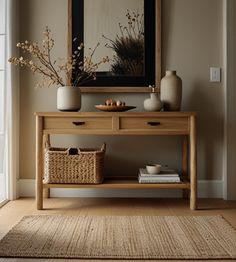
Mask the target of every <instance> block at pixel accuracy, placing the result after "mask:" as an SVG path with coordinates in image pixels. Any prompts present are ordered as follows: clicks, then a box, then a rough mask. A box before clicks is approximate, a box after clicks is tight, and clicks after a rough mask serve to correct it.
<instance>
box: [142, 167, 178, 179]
mask: <svg viewBox="0 0 236 262" xmlns="http://www.w3.org/2000/svg"><path fill="white" fill-rule="evenodd" d="M138 181H139V183H179V182H181V180H180V176H179V174H177V173H176V172H175V171H174V170H171V169H165V170H161V172H160V173H159V174H148V172H147V170H146V169H145V168H140V169H139V175H138Z"/></svg>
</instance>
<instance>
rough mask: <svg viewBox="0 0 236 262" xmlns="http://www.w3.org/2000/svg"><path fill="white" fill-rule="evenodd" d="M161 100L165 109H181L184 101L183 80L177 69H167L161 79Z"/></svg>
mask: <svg viewBox="0 0 236 262" xmlns="http://www.w3.org/2000/svg"><path fill="white" fill-rule="evenodd" d="M161 101H162V103H163V108H164V111H179V110H180V108H181V101H182V80H181V78H180V77H178V76H177V75H176V71H166V75H165V76H164V77H163V78H162V79H161Z"/></svg>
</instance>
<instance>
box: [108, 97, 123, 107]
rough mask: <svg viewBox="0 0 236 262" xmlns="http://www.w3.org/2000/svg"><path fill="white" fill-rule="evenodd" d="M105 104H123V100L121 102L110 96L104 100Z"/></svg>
mask: <svg viewBox="0 0 236 262" xmlns="http://www.w3.org/2000/svg"><path fill="white" fill-rule="evenodd" d="M105 105H106V106H125V102H122V101H120V100H117V101H116V100H113V99H111V98H109V99H107V100H106V101H105Z"/></svg>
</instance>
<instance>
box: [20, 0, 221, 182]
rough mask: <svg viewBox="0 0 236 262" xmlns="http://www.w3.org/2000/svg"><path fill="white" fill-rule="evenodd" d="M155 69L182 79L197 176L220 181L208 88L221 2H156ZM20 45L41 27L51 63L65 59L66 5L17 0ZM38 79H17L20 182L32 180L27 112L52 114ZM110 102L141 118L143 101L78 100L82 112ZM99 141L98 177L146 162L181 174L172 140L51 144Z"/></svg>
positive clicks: (215, 88)
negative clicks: (158, 38)
mask: <svg viewBox="0 0 236 262" xmlns="http://www.w3.org/2000/svg"><path fill="white" fill-rule="evenodd" d="M162 2H163V13H162V15H163V24H162V25H163V40H162V45H163V50H162V55H163V56H162V68H163V72H164V71H165V70H166V69H170V70H177V73H178V75H179V76H180V77H181V78H182V80H183V103H182V110H185V111H197V112H198V175H199V178H200V179H210V180H211V179H221V178H222V158H223V156H222V153H223V152H222V144H223V86H222V85H223V84H222V83H210V82H209V67H210V66H217V67H222V66H223V65H222V64H223V62H222V61H223V51H222V42H223V40H222V38H223V36H222V0H164V1H162ZM20 18H21V21H20V23H21V24H20V28H21V29H20V38H21V39H20V40H21V41H23V40H26V39H27V40H31V41H32V40H37V41H40V39H41V37H42V34H41V32H42V31H43V29H44V27H45V26H46V25H48V26H49V27H50V28H51V30H52V32H53V36H54V38H55V40H56V45H55V50H54V55H55V57H64V56H66V52H67V50H66V47H67V0H21V1H20ZM38 79H39V78H38V76H33V75H32V74H31V73H30V72H29V71H27V70H25V69H22V70H21V78H20V93H21V100H20V101H21V112H20V117H21V119H20V121H21V126H20V176H21V178H34V177H35V119H34V112H35V111H55V110H56V88H50V89H47V88H44V89H35V88H34V86H35V84H36V83H37V81H38ZM107 97H113V98H114V99H117V98H119V99H121V100H124V101H126V103H127V104H128V105H135V106H137V109H136V110H137V111H143V101H144V99H145V98H147V97H148V95H146V94H116V95H112V94H89V95H88V94H86V95H83V97H82V111H94V104H100V103H103V101H104V100H105V98H107ZM103 141H105V142H107V149H108V150H107V159H106V173H107V174H109V173H113V174H121V173H122V174H137V170H138V168H139V167H141V166H144V165H145V164H146V163H153V162H155V163H157V162H158V163H162V164H166V165H169V166H170V167H173V168H175V169H177V170H180V168H181V156H180V153H181V142H180V139H179V138H177V137H168V136H165V137H151V136H149V137H144V136H142V137H141V136H140V137H108V136H107V137H106V136H96V137H92V136H82V137H76V136H72V137H67V136H60V137H54V138H53V141H52V142H53V145H60V146H80V147H82V146H86V147H89V146H90V147H91V146H100V145H101V144H102V142H103Z"/></svg>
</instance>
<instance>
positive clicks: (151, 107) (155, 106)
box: [143, 93, 162, 112]
mask: <svg viewBox="0 0 236 262" xmlns="http://www.w3.org/2000/svg"><path fill="white" fill-rule="evenodd" d="M143 107H144V109H145V110H146V111H154V112H155V111H160V110H161V108H162V102H161V100H160V98H159V94H158V93H151V94H150V98H147V99H145V100H144V103H143Z"/></svg>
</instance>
